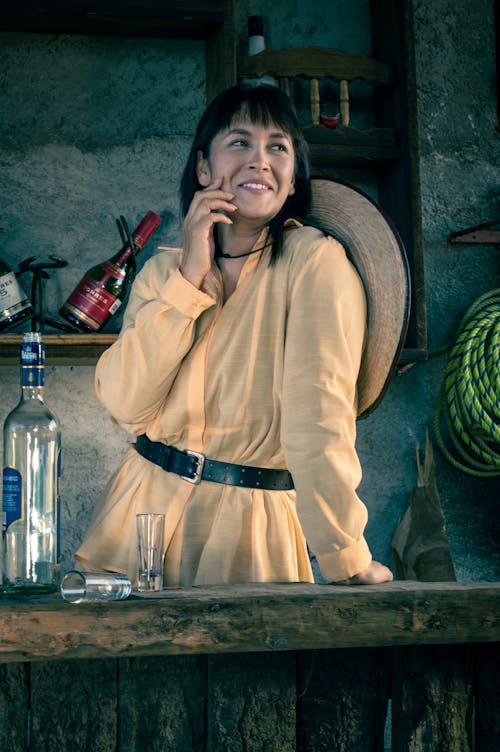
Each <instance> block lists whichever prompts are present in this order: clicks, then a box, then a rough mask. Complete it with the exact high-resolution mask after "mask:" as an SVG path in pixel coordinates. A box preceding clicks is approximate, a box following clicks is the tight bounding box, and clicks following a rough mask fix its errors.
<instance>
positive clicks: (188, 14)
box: [0, 0, 226, 39]
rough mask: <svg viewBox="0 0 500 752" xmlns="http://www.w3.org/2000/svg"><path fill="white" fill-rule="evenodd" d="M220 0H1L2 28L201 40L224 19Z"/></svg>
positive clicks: (222, 4)
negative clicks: (16, 0)
mask: <svg viewBox="0 0 500 752" xmlns="http://www.w3.org/2000/svg"><path fill="white" fill-rule="evenodd" d="M225 10H226V3H225V2H224V0H205V1H204V0H195V1H191V2H179V0H142V1H141V2H138V0H128V1H127V0H94V2H92V1H91V0H71V2H68V0H45V2H34V1H33V0H20V2H11V1H10V0H4V2H3V3H2V9H1V11H0V27H1V29H2V30H3V31H31V32H41V33H45V32H52V33H66V34H97V35H100V34H109V35H117V36H154V37H170V36H172V34H174V33H175V35H177V36H180V37H181V38H183V39H206V38H207V36H208V34H209V31H210V28H212V30H213V29H214V28H216V27H217V26H219V25H220V24H222V23H223V22H224V13H225Z"/></svg>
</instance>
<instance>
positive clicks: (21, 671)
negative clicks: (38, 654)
mask: <svg viewBox="0 0 500 752" xmlns="http://www.w3.org/2000/svg"><path fill="white" fill-rule="evenodd" d="M29 670H30V664H29V663H12V664H10V665H4V666H0V750H2V752H25V750H26V749H27V748H28V706H29Z"/></svg>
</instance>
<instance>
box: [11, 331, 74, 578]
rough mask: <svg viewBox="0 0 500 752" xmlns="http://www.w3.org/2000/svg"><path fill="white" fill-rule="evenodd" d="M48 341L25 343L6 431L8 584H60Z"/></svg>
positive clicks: (57, 443) (27, 338)
mask: <svg viewBox="0 0 500 752" xmlns="http://www.w3.org/2000/svg"><path fill="white" fill-rule="evenodd" d="M44 360H45V353H44V346H43V342H42V337H41V335H40V334H39V333H38V332H29V333H27V334H25V335H24V336H23V341H22V343H21V399H20V401H19V403H18V405H17V406H16V407H15V408H14V409H13V410H12V412H11V413H10V414H9V415H8V416H7V418H6V420H5V423H4V433H3V447H4V448H3V455H4V456H3V544H4V545H3V548H4V557H3V558H4V561H3V589H4V591H6V592H15V593H30V592H38V593H40V592H51V591H54V590H56V589H57V588H58V586H59V481H60V470H61V430H60V425H59V421H58V420H57V418H56V416H55V415H54V413H53V412H51V410H49V408H48V407H47V406H46V404H45V403H44V400H43V391H44Z"/></svg>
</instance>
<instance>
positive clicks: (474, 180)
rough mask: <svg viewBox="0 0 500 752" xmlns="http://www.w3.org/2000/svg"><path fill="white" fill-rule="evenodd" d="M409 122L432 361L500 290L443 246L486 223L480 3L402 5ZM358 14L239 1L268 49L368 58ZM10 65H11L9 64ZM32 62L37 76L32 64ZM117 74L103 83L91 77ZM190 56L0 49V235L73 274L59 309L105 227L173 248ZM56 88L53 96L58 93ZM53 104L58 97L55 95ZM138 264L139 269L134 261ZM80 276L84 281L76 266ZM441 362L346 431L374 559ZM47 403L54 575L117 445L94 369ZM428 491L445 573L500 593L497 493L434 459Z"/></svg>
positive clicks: (198, 90) (199, 88)
mask: <svg viewBox="0 0 500 752" xmlns="http://www.w3.org/2000/svg"><path fill="white" fill-rule="evenodd" d="M414 10H415V28H416V35H417V39H416V64H417V84H418V117H419V129H420V151H421V180H422V198H423V207H422V209H423V221H424V236H425V254H426V258H425V264H426V280H427V303H428V316H429V343H430V347H431V348H434V347H438V346H440V345H442V344H443V343H446V342H448V341H450V339H451V338H452V337H453V332H454V327H455V326H456V324H457V321H458V319H459V318H460V316H461V314H462V313H463V312H464V311H465V308H466V306H467V305H468V304H469V302H472V301H473V300H474V299H475V298H476V297H477V296H478V295H480V294H481V293H482V292H484V291H485V290H488V289H491V288H492V287H496V286H498V253H496V251H495V249H494V248H492V247H491V246H471V247H461V246H451V245H450V244H449V243H448V242H447V237H448V234H449V231H450V230H452V229H459V228H460V227H466V226H469V225H473V224H477V223H479V222H483V221H486V220H488V219H492V218H493V217H495V216H498V203H497V202H495V200H494V196H495V194H496V193H498V191H499V183H500V180H499V174H498V167H497V166H498V156H499V154H498V151H499V136H498V134H496V133H495V108H496V100H495V85H494V38H493V2H492V0H477V2H476V3H475V4H474V6H473V7H472V6H471V4H470V3H466V2H465V0H459V2H449V1H448V0H422V1H419V0H414ZM367 11H368V1H367V0H358V2H357V3H356V4H353V2H352V0H337V2H334V3H332V2H331V0H329V2H324V1H320V0H313V1H312V2H309V3H307V4H304V3H300V2H299V1H298V0H296V2H292V3H290V2H285V0H277V2H275V3H273V5H272V8H269V6H268V4H267V3H264V2H256V1H253V0H246V2H243V1H242V2H237V3H236V21H237V29H238V30H239V32H240V33H241V34H242V35H244V34H245V31H246V17H247V15H250V14H261V15H263V16H264V24H265V28H266V30H267V37H268V42H269V44H270V45H271V46H273V47H277V48H279V47H285V46H288V45H299V44H325V45H329V46H331V47H334V48H337V49H340V50H343V51H346V52H359V53H369V51H370V50H369V46H370V40H369V26H368V22H367ZM7 53H8V54H7ZM33 62H34V63H35V65H33V64H32V63H33ZM109 66H112V69H113V71H114V81H113V83H112V86H111V87H109V85H107V84H105V83H104V81H105V79H104V77H103V71H104V70H106V68H107V67H108V68H109ZM203 81H204V63H203V50H202V47H201V46H200V45H198V44H197V43H191V42H188V43H186V42H174V41H167V42H165V41H158V42H155V41H152V40H111V39H94V38H84V37H81V38H75V37H72V38H69V37H65V36H58V37H55V36H43V37H37V36H35V35H26V36H25V35H0V91H1V92H2V108H0V134H1V149H0V167H1V169H2V185H0V198H1V201H0V227H2V228H3V233H2V234H1V235H0V242H1V245H2V253H3V254H4V255H5V256H7V258H10V260H11V261H12V262H13V263H17V262H18V261H19V260H20V259H22V258H25V257H27V256H29V255H35V254H37V255H48V254H50V253H53V254H56V255H61V256H63V257H68V258H71V261H72V264H71V267H68V268H67V269H66V270H64V273H59V274H58V275H57V279H53V280H51V281H50V282H49V285H50V287H49V290H50V297H51V301H52V305H53V308H54V309H56V308H57V307H58V305H59V304H60V303H61V302H62V300H63V299H64V296H65V294H66V293H67V291H68V289H70V288H71V286H72V284H73V283H74V281H75V280H76V278H78V277H79V276H80V271H83V270H84V269H85V268H86V267H87V266H89V263H88V262H89V260H91V262H93V261H94V260H95V259H97V258H99V259H100V258H102V257H103V255H104V256H106V255H107V254H108V251H110V250H113V249H114V248H115V247H116V241H117V233H116V228H115V226H114V218H115V217H116V216H117V215H118V214H119V213H124V214H125V215H126V216H127V217H128V218H129V219H130V221H131V222H132V221H135V220H138V219H139V218H140V217H141V216H142V214H143V213H144V211H145V210H146V209H149V208H151V209H153V210H156V211H158V212H160V213H161V214H162V216H163V217H164V223H163V225H162V227H161V229H160V230H159V231H158V234H157V236H156V238H155V239H156V241H157V242H167V243H175V242H177V241H178V238H179V227H178V223H177V219H176V216H177V180H178V176H179V173H180V170H181V165H182V164H183V162H184V158H185V155H186V151H187V148H188V143H189V140H190V136H191V134H192V128H193V125H194V123H195V122H196V120H197V117H198V115H199V113H200V111H201V108H202V106H203V92H204V83H203ZM59 83H61V84H62V85H63V90H64V92H65V93H64V95H61V94H58V95H56V93H55V92H56V91H61V90H60V89H59ZM61 97H62V98H61ZM149 252H150V251H148V252H146V253H145V254H144V256H143V260H144V258H146V257H147V255H148V253H149ZM80 267H81V269H80ZM444 367H445V359H444V358H443V357H437V358H433V359H431V360H429V361H428V362H426V363H424V364H421V365H419V366H417V367H415V368H414V369H412V370H411V371H409V372H408V373H407V374H406V375H405V376H403V377H399V378H397V379H396V380H395V381H394V382H393V384H392V385H391V387H390V389H389V391H388V393H387V396H386V397H385V399H384V401H383V403H382V404H381V405H380V407H379V408H377V410H376V411H375V413H374V414H373V415H372V416H371V417H369V418H368V419H366V420H365V421H362V422H361V423H360V424H359V431H358V448H359V452H360V457H361V460H362V463H363V467H364V479H363V483H362V486H361V489H360V493H361V495H362V497H363V498H364V500H365V501H366V503H367V505H368V508H369V512H370V521H369V524H368V529H367V536H368V539H369V542H370V544H371V546H372V549H373V552H374V555H375V556H376V557H377V558H380V559H382V560H385V561H389V560H390V550H389V549H390V539H391V537H392V534H393V532H394V529H395V526H396V524H397V520H398V518H399V516H400V515H401V514H402V512H403V511H404V510H405V508H406V505H407V502H408V494H409V491H410V489H411V487H412V486H413V485H414V484H415V481H416V470H415V459H414V456H415V445H416V443H417V442H419V443H420V444H423V441H424V436H425V427H426V426H427V425H428V424H429V423H430V422H431V419H432V414H433V405H434V401H435V398H436V395H437V392H438V389H439V384H440V381H441V378H442V375H443V372H444ZM18 380H19V377H18V369H17V368H14V367H12V368H11V367H8V368H2V369H1V373H0V404H1V405H2V409H3V410H4V412H5V414H6V413H7V411H8V409H10V407H11V406H13V404H14V403H15V401H16V399H17V391H18ZM47 386H48V393H49V394H48V402H49V404H50V405H51V406H52V407H53V408H54V410H55V411H56V412H57V413H58V414H59V416H60V418H61V421H62V424H63V432H64V485H63V520H62V529H63V565H64V566H65V567H67V566H69V565H70V564H71V553H72V551H73V550H74V548H75V547H76V545H77V542H78V540H79V539H80V538H81V535H82V534H83V531H84V529H85V527H86V525H87V523H88V520H89V518H90V515H91V513H92V509H93V506H94V504H95V502H96V499H97V498H98V497H99V495H100V494H101V492H102V490H103V488H104V486H105V484H106V482H107V480H108V478H109V476H110V474H111V472H112V471H113V469H114V468H115V467H116V465H117V463H118V462H119V459H120V457H121V456H122V454H123V452H124V450H125V447H126V444H127V441H128V437H127V436H126V434H124V433H123V432H121V431H119V430H118V429H117V428H115V427H114V426H113V425H112V424H111V422H110V420H109V418H108V417H107V416H106V414H105V413H104V412H103V410H102V409H101V408H100V406H99V404H98V403H97V400H96V398H95V396H94V389H93V368H90V367H51V368H49V369H48V373H47ZM437 462H438V483H439V490H440V492H441V497H442V502H443V507H444V511H445V514H446V518H447V524H448V533H449V537H450V540H451V543H452V548H453V554H454V558H455V562H456V565H457V573H458V576H459V577H460V578H461V579H469V580H480V579H500V544H499V536H498V532H499V530H498V522H497V519H498V515H497V500H498V481H497V480H492V481H481V480H477V479H473V478H469V477H468V476H464V475H462V474H460V473H459V472H458V471H455V470H454V469H453V468H451V467H449V466H448V465H447V463H446V462H445V461H444V460H442V458H441V457H440V456H439V455H438V456H437Z"/></svg>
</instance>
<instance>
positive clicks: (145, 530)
mask: <svg viewBox="0 0 500 752" xmlns="http://www.w3.org/2000/svg"><path fill="white" fill-rule="evenodd" d="M164 530H165V515H164V514H138V515H137V564H138V570H137V589H138V590H139V591H140V592H146V591H148V590H149V591H156V590H162V589H163V559H164V554H165V552H164V550H163V538H164Z"/></svg>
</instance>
